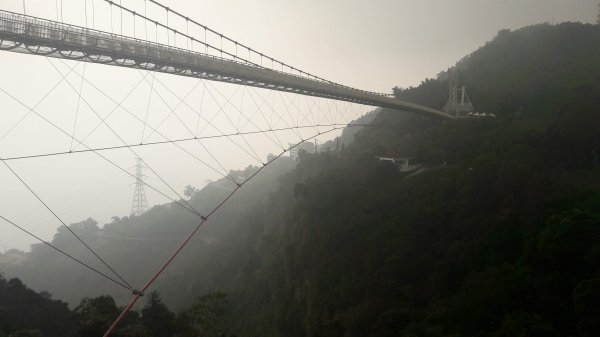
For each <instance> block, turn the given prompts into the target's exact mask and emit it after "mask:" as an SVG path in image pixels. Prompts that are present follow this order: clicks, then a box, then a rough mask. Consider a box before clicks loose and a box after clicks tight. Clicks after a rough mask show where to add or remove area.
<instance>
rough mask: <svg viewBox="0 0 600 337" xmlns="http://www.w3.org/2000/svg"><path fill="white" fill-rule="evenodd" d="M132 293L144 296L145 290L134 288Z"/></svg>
mask: <svg viewBox="0 0 600 337" xmlns="http://www.w3.org/2000/svg"><path fill="white" fill-rule="evenodd" d="M131 293H132V294H133V295H136V296H140V297H141V296H144V293H143V292H141V291H139V290H137V289H133V290H132V291H131Z"/></svg>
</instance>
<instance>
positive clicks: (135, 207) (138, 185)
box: [131, 158, 148, 216]
mask: <svg viewBox="0 0 600 337" xmlns="http://www.w3.org/2000/svg"><path fill="white" fill-rule="evenodd" d="M135 160H136V164H135V166H134V167H135V182H134V185H135V191H134V192H133V203H132V204H131V216H140V215H142V214H144V213H145V212H146V211H147V210H148V200H146V191H145V190H144V178H145V177H146V176H145V175H144V169H145V167H144V164H143V161H142V158H136V159H135Z"/></svg>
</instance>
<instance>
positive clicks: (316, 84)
mask: <svg viewBox="0 0 600 337" xmlns="http://www.w3.org/2000/svg"><path fill="white" fill-rule="evenodd" d="M0 50H9V51H13V52H21V53H30V54H35V55H43V56H46V57H57V58H65V59H71V60H77V61H83V62H94V63H101V64H109V65H114V66H120V67H129V68H137V69H145V70H150V71H158V72H164V73H170V74H174V75H179V76H187V77H195V78H202V79H208V80H212V81H221V82H229V83H234V84H242V85H248V86H254V87H261V88H267V89H271V90H279V91H286V92H292V93H298V94H302V95H308V96H317V97H324V98H330V99H334V100H340V101H347V102H353V103H359V104H365V105H372V106H379V107H383V108H391V109H396V110H404V111H413V112H418V113H422V114H426V115H431V116H437V117H443V118H453V117H452V116H449V115H448V114H446V113H444V112H441V111H438V110H435V109H432V108H428V107H425V106H421V105H417V104H413V103H409V102H404V101H400V100H397V99H394V98H393V97H390V96H389V95H384V94H379V93H374V92H368V91H363V90H358V89H354V88H350V87H346V86H342V85H339V84H335V83H332V82H329V81H325V80H323V81H320V80H315V79H312V78H306V77H301V76H298V75H294V74H290V73H285V72H281V71H276V70H272V69H267V68H264V67H261V66H257V65H254V64H247V63H242V62H237V61H233V60H228V59H224V58H219V57H215V56H212V55H207V54H203V53H198V52H195V51H190V50H185V49H180V48H175V47H171V46H167V45H163V44H157V43H154V42H149V41H144V40H140V39H135V38H130V37H126V36H121V35H116V34H110V33H106V32H102V31H98V30H93V29H88V28H85V27H79V26H72V25H67V24H63V23H60V22H56V21H50V20H45V19H40V18H35V17H31V16H27V15H22V14H18V13H13V12H7V11H0Z"/></svg>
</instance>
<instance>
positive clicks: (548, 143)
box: [0, 24, 600, 337]
mask: <svg viewBox="0 0 600 337" xmlns="http://www.w3.org/2000/svg"><path fill="white" fill-rule="evenodd" d="M598 60H600V27H598V26H591V25H582V24H562V25H558V26H551V25H538V26H533V27H528V28H524V29H521V30H518V31H516V32H508V31H502V32H500V33H499V34H498V36H497V37H496V38H495V39H494V40H493V41H491V42H489V43H488V44H486V46H484V47H482V48H481V49H480V50H478V51H476V52H474V53H473V54H471V55H469V56H468V57H467V58H465V59H464V60H462V61H461V62H459V64H458V68H459V69H460V74H461V80H462V81H464V83H465V84H466V85H467V87H468V90H469V92H470V96H471V99H472V101H473V103H474V104H475V106H476V107H478V109H479V110H480V111H485V112H493V113H495V114H496V115H498V118H496V119H463V120H459V121H440V120H435V119H430V118H424V117H421V116H415V115H411V114H404V113H399V112H396V111H389V110H385V109H384V110H381V111H380V112H379V113H378V114H377V117H375V119H374V121H373V123H374V124H376V125H385V126H386V127H378V128H376V127H369V128H364V129H362V130H360V132H358V133H355V134H352V135H351V137H353V138H354V142H353V143H352V144H350V145H349V144H348V143H347V141H346V140H347V139H349V138H351V137H350V136H349V134H346V135H345V136H344V137H343V138H342V139H344V145H345V146H343V147H336V146H335V144H334V143H332V144H329V146H325V147H324V148H329V150H326V151H323V152H321V153H318V154H304V155H303V156H301V158H300V160H299V161H298V162H297V163H295V162H293V161H291V160H289V159H284V160H281V161H278V162H276V163H277V164H276V165H274V166H272V167H271V166H270V167H268V168H267V170H265V172H264V174H261V175H259V176H257V179H256V180H254V181H253V182H252V183H250V184H248V185H246V186H245V187H244V188H243V189H242V190H241V191H240V193H239V194H236V196H235V197H234V198H233V199H232V200H231V202H230V203H228V204H227V206H226V207H225V208H224V209H223V211H222V212H218V213H216V214H215V218H214V219H213V218H211V221H209V223H208V224H207V226H206V227H205V228H203V230H202V231H201V232H200V235H199V236H198V237H197V238H196V239H195V240H194V241H193V242H192V244H191V245H190V246H189V247H188V249H186V250H185V251H184V254H183V255H182V256H181V257H180V258H179V259H178V260H177V262H176V263H175V264H174V265H173V266H172V267H171V268H170V269H168V271H167V273H166V274H165V275H164V277H163V278H161V279H160V280H159V282H158V283H157V284H156V289H159V290H160V292H161V294H162V296H163V298H164V301H165V302H164V304H163V302H162V300H161V299H160V298H159V297H158V296H157V295H156V294H150V295H148V302H147V304H146V307H144V308H143V309H142V310H141V311H140V312H141V316H140V315H139V314H137V313H134V314H132V315H131V317H129V318H128V322H127V323H126V324H124V325H123V327H121V328H120V329H122V330H121V332H119V333H121V334H122V336H137V335H136V334H141V335H144V336H149V335H150V334H151V333H153V334H154V335H155V336H179V337H188V336H190V337H191V336H221V335H229V334H232V333H235V334H236V335H238V336H249V337H250V336H256V337H258V336H260V337H265V336H273V337H275V336H290V337H294V336H298V337H304V336H311V337H318V336H327V337H336V336H381V337H387V336H390V337H391V336H407V337H408V336H432V337H433V336H494V337H503V336H507V337H508V336H581V337H587V336H595V334H597V331H599V330H600V326H599V324H600V323H599V322H600V320H598V314H597V308H598V307H599V306H600V162H599V154H600V132H598V127H599V126H600V108H599V107H600V76H599V75H598V74H600V69H599V67H600V63H599V62H598ZM400 96H401V97H402V98H405V99H407V100H411V101H414V102H417V103H424V104H429V105H432V106H436V107H440V106H442V105H443V104H444V103H445V99H446V97H447V81H446V80H444V74H441V75H440V78H439V79H435V80H427V81H425V82H423V84H422V85H421V86H419V87H416V88H409V89H405V90H402V91H401V92H400ZM390 151H393V152H397V153H400V154H402V156H405V157H413V158H414V161H415V162H417V163H420V164H422V165H423V167H422V169H421V170H420V171H418V172H413V173H399V172H398V170H396V168H395V167H394V166H392V165H387V163H383V162H379V161H377V160H376V159H375V156H376V155H381V154H384V153H386V152H390ZM255 170H257V168H256V167H248V168H247V169H246V170H243V171H239V172H233V174H234V175H239V176H249V175H250V174H252V172H254V171H255ZM230 189H231V186H230V185H227V182H226V181H224V180H221V181H217V182H214V183H211V184H209V185H208V186H207V187H206V188H204V189H202V190H201V191H196V190H194V189H193V188H189V189H187V190H186V196H188V197H190V201H189V202H190V203H191V204H192V205H194V207H197V208H199V209H201V210H206V209H210V208H211V206H213V205H215V203H217V202H219V201H220V200H221V199H222V198H223V196H224V195H226V193H227V191H229V190H230ZM196 221H197V219H195V218H193V217H192V216H190V215H188V214H186V213H184V212H182V211H181V210H180V209H178V208H176V207H174V206H173V205H163V206H158V207H154V208H153V209H152V210H151V211H149V212H148V213H146V214H145V215H144V216H142V217H140V218H123V219H118V218H115V219H114V221H113V223H111V224H107V225H105V226H104V227H103V228H102V229H100V228H99V227H98V226H97V224H96V223H95V222H94V221H93V220H87V221H84V222H82V223H79V224H74V225H72V228H73V229H74V230H75V231H76V232H77V233H78V234H80V235H81V236H82V237H83V238H84V239H85V240H86V241H87V242H89V243H91V244H92V245H93V246H94V248H96V249H97V250H98V251H99V252H100V253H101V255H102V256H104V257H106V259H107V260H109V261H115V264H116V267H117V269H118V270H125V271H126V273H125V275H124V276H125V277H126V278H128V279H130V280H131V281H132V282H133V283H134V284H140V283H143V282H144V281H145V279H144V277H145V276H147V275H150V274H151V272H152V271H154V270H155V269H156V266H157V265H158V263H159V261H161V260H162V259H164V257H165V256H166V254H167V253H168V252H169V251H170V250H172V249H173V248H174V247H175V246H176V244H177V242H178V241H179V240H180V239H181V237H183V235H185V233H187V232H188V231H189V230H190V229H191V228H192V226H193V225H194V223H195V222H196ZM67 234H68V233H65V232H64V231H63V232H59V233H57V235H56V237H55V239H54V243H57V244H60V246H61V247H67V248H69V249H70V250H69V251H75V252H81V253H82V254H83V253H84V251H83V250H81V248H77V247H78V245H77V242H76V241H75V240H74V239H73V238H71V237H70V236H69V235H67ZM24 258H25V259H24V261H23V262H21V263H18V264H6V265H4V266H2V269H3V270H4V271H5V272H6V273H7V274H11V275H18V276H19V277H21V278H23V279H24V280H26V282H27V283H28V284H30V285H32V286H34V287H35V288H36V289H47V290H49V291H51V292H52V293H53V294H55V295H56V296H59V297H60V298H64V299H65V300H68V301H69V302H70V303H72V304H74V305H75V304H76V303H80V304H79V306H77V307H76V308H75V309H74V311H73V313H69V311H68V309H67V308H66V306H65V304H64V303H59V304H55V305H60V306H61V307H62V308H63V309H62V311H60V310H53V314H55V315H58V314H59V313H60V312H63V313H64V315H66V316H65V317H67V318H65V320H69V319H70V318H68V317H69V315H71V314H72V315H74V317H75V318H74V319H75V320H79V321H80V322H82V321H83V322H87V323H85V324H83V325H77V324H76V325H73V328H72V329H73V330H72V331H74V333H79V334H80V335H89V336H91V335H93V334H95V332H94V333H92V330H86V329H96V328H98V327H99V326H106V324H107V319H108V318H107V317H113V316H116V314H115V313H116V312H118V308H117V305H116V304H115V302H114V301H113V300H112V298H110V297H95V298H91V299H90V298H87V299H84V300H83V301H81V302H79V299H80V298H82V297H84V296H101V295H103V294H105V293H110V294H112V295H113V296H114V298H115V299H116V300H117V302H118V303H124V302H125V301H126V300H127V299H128V298H129V296H130V294H129V293H127V292H121V291H120V290H119V289H115V288H113V286H112V285H111V284H107V283H106V282H104V280H98V279H97V278H95V275H93V274H92V275H89V274H87V273H84V272H83V271H82V270H81V268H79V267H77V266H73V265H71V264H69V263H68V262H65V261H63V260H62V258H61V257H57V256H56V255H54V254H50V253H49V251H48V250H47V249H46V248H45V247H43V246H41V245H39V246H34V247H33V251H32V252H31V253H28V254H25V256H24ZM40 275H43V277H40ZM64 275H77V278H76V279H68V278H65V277H64ZM10 282H13V281H12V280H11V281H8V282H6V281H4V283H5V284H8V283H10ZM21 287H23V286H22V285H21ZM0 289H1V288H0ZM206 294H208V295H206ZM224 294H228V296H227V301H225V295H224ZM15 296H25V295H15ZM2 299H3V297H0V301H2ZM47 301H50V300H49V298H48V299H47ZM52 303H58V302H52ZM167 306H168V307H170V308H173V310H175V311H176V312H178V314H177V315H175V314H174V313H172V312H171V311H170V310H169V309H168V308H167ZM3 307H4V304H2V303H1V302H0V309H1V308H3ZM15 310H16V311H15V312H18V310H17V309H15ZM19 310H20V309H19ZM0 317H2V316H0ZM8 322H18V320H13V319H11V320H9V321H8ZM155 322H161V323H160V324H154V323H155ZM43 323H46V322H45V321H44V322H39V324H40V325H37V323H36V324H29V325H28V324H21V325H15V326H14V327H12V326H8V325H6V324H7V323H5V322H4V321H2V327H3V328H4V329H5V331H4V332H5V334H7V333H14V332H15V331H16V330H17V329H21V330H29V331H27V332H26V331H23V332H22V333H24V334H26V333H29V334H30V335H31V334H35V332H33V331H31V330H32V329H34V330H35V329H39V330H40V331H41V332H43V333H44V336H46V335H47V336H53V335H52V334H51V332H50V331H51V330H48V329H49V328H46V327H44V326H43V325H41V324H43ZM88 323H89V324H88ZM7 329H10V330H7ZM98 329H99V328H98ZM94 331H95V330H94ZM84 332H85V333H84ZM1 335H2V331H1V330H0V336H1Z"/></svg>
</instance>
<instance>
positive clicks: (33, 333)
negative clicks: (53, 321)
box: [8, 330, 43, 337]
mask: <svg viewBox="0 0 600 337" xmlns="http://www.w3.org/2000/svg"><path fill="white" fill-rule="evenodd" d="M8 337H43V335H42V333H41V332H40V330H19V331H16V332H13V333H11V334H10V335H8Z"/></svg>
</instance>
